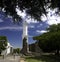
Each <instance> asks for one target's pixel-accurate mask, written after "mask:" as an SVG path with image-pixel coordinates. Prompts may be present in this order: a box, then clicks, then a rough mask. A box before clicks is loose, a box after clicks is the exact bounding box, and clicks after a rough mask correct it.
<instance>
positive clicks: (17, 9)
mask: <svg viewBox="0 0 60 62" xmlns="http://www.w3.org/2000/svg"><path fill="white" fill-rule="evenodd" d="M16 12H17V14H18V15H19V16H21V17H22V19H23V21H27V23H38V21H37V20H34V19H33V18H31V16H29V15H27V14H26V10H23V12H22V11H20V10H19V8H16Z"/></svg>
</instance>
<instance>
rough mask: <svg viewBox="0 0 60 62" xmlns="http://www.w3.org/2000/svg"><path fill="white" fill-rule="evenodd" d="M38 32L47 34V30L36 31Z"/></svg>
mask: <svg viewBox="0 0 60 62" xmlns="http://www.w3.org/2000/svg"><path fill="white" fill-rule="evenodd" d="M36 32H37V33H41V34H43V33H46V32H47V31H46V30H36Z"/></svg>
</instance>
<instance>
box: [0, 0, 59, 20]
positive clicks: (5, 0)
mask: <svg viewBox="0 0 60 62" xmlns="http://www.w3.org/2000/svg"><path fill="white" fill-rule="evenodd" d="M16 8H19V9H20V10H21V11H23V10H26V13H27V14H28V15H30V16H31V17H32V18H34V19H37V20H40V19H41V18H40V17H41V15H42V14H45V15H46V13H47V12H46V9H48V8H53V9H54V8H58V10H60V1H59V0H35V1H34V0H0V11H3V10H4V12H5V13H6V15H11V16H12V17H13V19H14V21H19V20H21V17H20V16H18V15H17V12H16ZM58 12H59V11H58ZM58 12H56V13H58Z"/></svg>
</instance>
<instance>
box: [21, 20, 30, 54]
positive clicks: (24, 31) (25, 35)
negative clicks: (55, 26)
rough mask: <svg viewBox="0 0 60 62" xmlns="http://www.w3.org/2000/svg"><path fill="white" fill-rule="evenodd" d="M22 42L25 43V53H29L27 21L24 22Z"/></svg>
mask: <svg viewBox="0 0 60 62" xmlns="http://www.w3.org/2000/svg"><path fill="white" fill-rule="evenodd" d="M22 41H23V46H22V47H23V48H22V51H23V53H27V52H28V51H29V47H28V23H27V22H26V21H23V35H22Z"/></svg>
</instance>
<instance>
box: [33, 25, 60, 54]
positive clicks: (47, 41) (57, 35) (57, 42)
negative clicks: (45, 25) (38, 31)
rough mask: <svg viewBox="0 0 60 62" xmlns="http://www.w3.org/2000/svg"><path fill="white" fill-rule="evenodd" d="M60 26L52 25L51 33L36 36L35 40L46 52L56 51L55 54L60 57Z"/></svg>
mask: <svg viewBox="0 0 60 62" xmlns="http://www.w3.org/2000/svg"><path fill="white" fill-rule="evenodd" d="M59 27H60V24H58V25H52V26H50V28H49V32H47V33H44V34H42V35H40V36H36V37H34V38H33V39H34V40H37V41H38V44H39V47H40V48H41V49H42V50H43V51H45V52H52V51H55V54H57V55H59V50H60V28H59Z"/></svg>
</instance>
